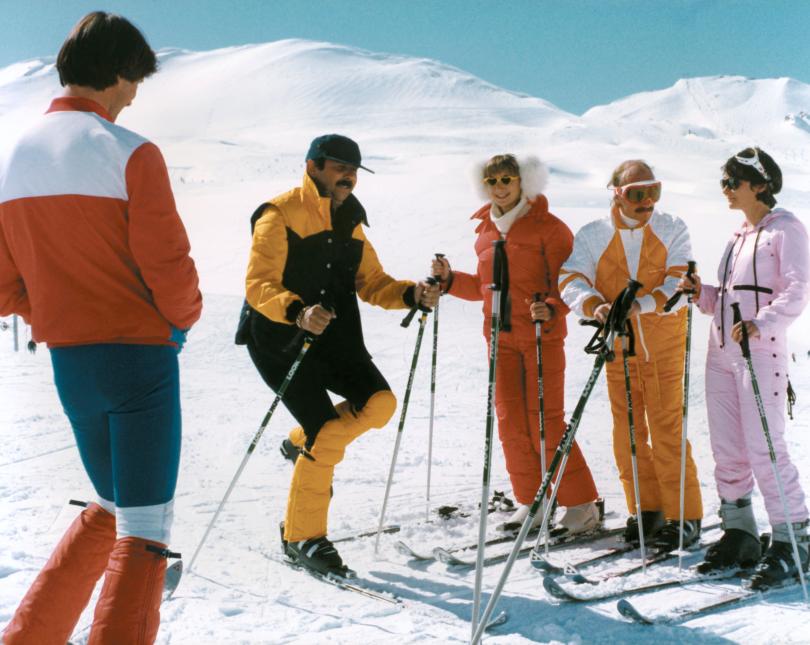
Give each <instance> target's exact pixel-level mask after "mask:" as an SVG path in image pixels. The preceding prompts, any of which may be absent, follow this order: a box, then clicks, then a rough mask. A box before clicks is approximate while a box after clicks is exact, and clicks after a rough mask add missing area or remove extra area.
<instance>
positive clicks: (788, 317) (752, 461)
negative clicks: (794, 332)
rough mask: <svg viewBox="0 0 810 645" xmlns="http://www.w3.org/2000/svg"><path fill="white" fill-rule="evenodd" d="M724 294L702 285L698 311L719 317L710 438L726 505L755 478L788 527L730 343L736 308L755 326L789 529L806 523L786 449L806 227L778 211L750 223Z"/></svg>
mask: <svg viewBox="0 0 810 645" xmlns="http://www.w3.org/2000/svg"><path fill="white" fill-rule="evenodd" d="M717 277H718V280H719V281H720V286H719V287H715V286H710V285H707V284H704V285H702V287H701V291H700V295H699V297H698V299H697V300H696V303H697V305H698V307H699V308H700V310H701V311H703V312H704V313H707V314H713V316H714V318H713V320H712V328H711V334H710V337H709V351H708V355H707V357H706V401H707V406H708V420H709V433H710V437H711V444H712V452H713V453H714V460H715V464H716V466H715V479H716V481H717V490H718V493H719V494H720V497H721V498H723V499H725V500H735V499H738V498H740V497H743V496H745V495H747V494H748V493H750V492H751V491H752V490H753V488H754V478H755V477H756V480H757V483H758V484H759V489H760V491H761V493H762V495H763V497H764V499H765V507H766V509H767V511H768V516H769V518H770V521H771V524H772V525H775V524H779V523H782V522H785V521H787V518H785V513H784V511H783V510H782V504H781V502H780V500H779V493H778V490H777V487H776V479H775V477H774V474H773V470H772V468H771V463H770V456H769V452H768V445H767V442H766V441H765V435H764V433H763V429H762V423H761V421H760V417H759V412H758V411H757V406H756V402H755V400H754V392H753V387H752V385H751V378H750V376H749V373H748V368H747V365H746V362H745V359H744V358H743V355H742V352H741V349H740V345H739V344H738V343H736V342H734V341H733V340H732V339H731V328H732V327H733V325H734V322H733V317H732V315H733V314H732V309H731V303H733V302H738V303H740V311H741V313H742V317H743V320H752V321H753V322H754V323H755V324H756V326H757V328H758V329H759V333H760V337H759V338H751V339H750V345H751V360H752V363H753V366H754V372H755V374H756V378H757V382H758V384H759V391H760V394H761V395H762V403H763V407H764V409H765V414H766V417H767V420H768V429H769V431H770V434H771V439H772V441H773V447H774V452H775V454H776V464H777V469H778V470H779V475H780V477H781V479H782V483H783V485H784V487H785V497H786V499H787V505H788V509H789V513H790V515H791V517H790V521H792V522H799V521H803V520H805V519H807V517H808V513H807V507H806V506H805V500H804V492H803V491H802V488H801V485H800V483H799V474H798V471H797V470H796V467H795V466H794V465H793V463H792V462H791V461H790V457H789V456H788V452H787V446H786V444H785V439H784V432H785V396H786V390H787V381H788V374H787V368H788V351H787V339H786V330H787V327H788V325H790V323H792V322H793V321H794V320H795V319H796V318H797V317H798V316H799V315H800V314H801V312H802V310H803V309H804V307H805V305H806V304H807V300H808V282H810V249H808V239H807V231H806V230H805V228H804V225H803V224H802V223H801V222H800V221H799V219H798V218H797V217H796V216H795V215H793V213H790V212H788V211H786V210H784V209H781V208H778V209H776V210H773V211H771V212H770V213H768V215H766V216H765V217H764V218H763V219H762V221H761V222H760V223H759V224H758V225H757V226H751V224H750V223H748V222H745V223H744V224H743V226H742V227H741V228H740V229H739V230H738V231H737V232H736V233H735V234H734V237H733V238H732V239H731V240H730V241H729V243H728V245H727V246H726V250H725V252H724V253H723V257H722V259H721V261H720V267H719V269H718V272H717Z"/></svg>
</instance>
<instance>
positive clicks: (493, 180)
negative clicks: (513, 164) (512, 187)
mask: <svg viewBox="0 0 810 645" xmlns="http://www.w3.org/2000/svg"><path fill="white" fill-rule="evenodd" d="M516 179H520V177H517V176H516V175H504V176H503V177H484V179H483V180H482V181H483V182H484V183H485V184H487V185H489V186H496V185H497V184H498V182H501V183H502V184H503V185H504V186H508V185H509V184H511V183H512V182H513V181H515V180H516Z"/></svg>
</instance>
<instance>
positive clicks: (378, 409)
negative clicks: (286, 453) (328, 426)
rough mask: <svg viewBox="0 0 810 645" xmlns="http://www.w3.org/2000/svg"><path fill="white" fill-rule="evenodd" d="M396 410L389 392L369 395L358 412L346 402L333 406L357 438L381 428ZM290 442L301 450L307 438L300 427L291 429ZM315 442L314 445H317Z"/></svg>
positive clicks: (393, 398)
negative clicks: (372, 429)
mask: <svg viewBox="0 0 810 645" xmlns="http://www.w3.org/2000/svg"><path fill="white" fill-rule="evenodd" d="M396 409H397V398H396V397H395V396H394V394H393V392H391V391H390V390H382V391H380V392H375V393H374V394H372V395H371V397H370V398H369V400H368V401H367V402H366V404H365V405H364V406H363V407H362V409H360V410H359V411H353V410H352V405H351V404H350V403H349V402H348V401H341V402H340V403H338V404H337V405H336V406H335V410H336V411H337V413H338V417H339V418H340V420H341V421H343V422H344V423H345V424H346V425H347V427H351V428H352V429H353V430H354V431H355V436H359V435H360V434H362V433H363V432H365V431H366V430H369V429H371V428H383V427H385V424H386V423H388V422H389V421H390V420H391V417H392V416H393V415H394V412H395V411H396ZM289 438H290V441H292V442H293V444H294V445H296V446H298V447H299V448H303V447H304V444H305V443H306V440H307V437H306V434H305V433H304V429H303V428H302V427H301V426H298V427H297V428H293V429H292V430H291V431H290V435H289ZM317 441H318V440H316V445H317Z"/></svg>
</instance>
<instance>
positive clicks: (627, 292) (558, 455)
mask: <svg viewBox="0 0 810 645" xmlns="http://www.w3.org/2000/svg"><path fill="white" fill-rule="evenodd" d="M641 286H642V285H641V283H640V282H636V281H635V280H630V281H629V282H628V285H627V288H626V289H624V290H623V291H622V292H621V294H620V295H619V297H618V298H617V299H616V300H615V301H614V303H613V306H612V307H611V313H610V314H609V315H608V320H607V323H606V324H605V327H604V329H603V330H602V331H603V332H605V337H606V339H607V340H606V342H603V343H601V344H600V345H599V348H598V349H596V350H595V351H596V352H598V353H597V356H596V359H595V360H594V364H593V370H591V375H590V376H589V377H588V381H587V382H586V383H585V389H584V390H583V392H582V395H581V396H580V397H579V401H578V402H577V406H576V408H574V412H573V414H572V415H571V420H570V421H569V422H568V425H567V426H566V428H565V432H564V433H563V436H562V439H560V443H559V445H558V446H557V450H556V451H555V452H554V456H553V457H552V458H551V463H550V464H549V466H548V470H547V471H546V474H545V475H544V477H543V482H542V483H541V484H540V489H539V490H538V491H537V495H535V497H534V501H533V502H532V505H531V507H530V508H529V514H528V515H527V516H526V519H525V520H523V526H521V527H520V532H519V533H518V536H517V538H516V539H515V543H514V545H513V546H512V552H511V553H510V554H509V559H508V560H507V561H506V566H505V567H504V569H503V572H502V573H501V577H500V579H499V580H498V584H497V585H496V586H495V589H494V590H493V592H492V595H491V596H490V597H489V602H488V603H487V606H486V608H485V609H484V613H483V614H482V616H481V620H480V621H479V622H478V626H477V628H476V629H475V631H474V633H473V638H472V641H471V645H476V644H477V643H479V642H481V637H482V636H483V634H484V629H486V625H487V622H488V621H489V619H490V616H492V612H493V611H494V610H495V606H496V605H497V604H498V600H499V598H500V596H501V593H502V592H503V588H504V586H505V585H506V579H507V578H508V577H509V574H510V573H511V571H512V567H513V566H514V564H515V561H516V560H517V556H518V553H519V552H520V549H521V548H522V546H523V542H524V540H525V539H526V535H528V533H529V528H530V527H531V525H532V523H533V522H534V518H535V516H536V515H537V511H538V509H539V508H540V504H541V503H542V501H543V498H544V497H545V496H546V492H547V491H548V487H549V485H550V483H551V478H552V476H553V474H554V471H555V470H557V466H558V465H559V464H560V461H561V460H562V458H563V455H564V454H565V453H568V452H570V451H571V446H573V444H574V438H575V436H576V433H577V429H578V428H579V423H580V421H581V419H582V414H583V412H584V411H585V404H586V403H587V402H588V399H589V398H590V396H591V392H592V391H593V388H594V386H595V385H596V380H597V379H598V378H599V373H600V372H601V371H602V367H603V366H604V364H605V361H607V360H612V356H613V352H612V349H611V348H612V344H613V338H614V333H613V330H614V329H615V328H618V326H619V323H623V322H624V319H625V317H626V315H627V312H628V311H629V310H630V306H631V305H632V304H633V301H634V300H635V297H636V292H637V291H638V290H639V289H640V288H641ZM614 310H615V311H614ZM598 333H599V332H597V334H598ZM595 338H596V336H594V339H595ZM591 342H592V343H593V340H592V341H591ZM590 345H591V344H590V343H589V346H590ZM558 479H559V477H558ZM551 507H552V505H551V504H548V505H547V506H546V509H545V512H544V513H543V523H544V524H545V523H546V522H548V519H549V515H550V514H551V513H550V511H551Z"/></svg>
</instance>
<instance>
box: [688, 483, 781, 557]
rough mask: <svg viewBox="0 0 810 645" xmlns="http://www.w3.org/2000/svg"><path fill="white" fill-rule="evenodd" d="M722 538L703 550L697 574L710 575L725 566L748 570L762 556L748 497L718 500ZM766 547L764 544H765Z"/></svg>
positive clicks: (749, 495)
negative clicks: (703, 557)
mask: <svg viewBox="0 0 810 645" xmlns="http://www.w3.org/2000/svg"><path fill="white" fill-rule="evenodd" d="M719 515H720V519H721V520H722V526H723V531H724V532H723V536H722V537H721V538H720V541H719V542H716V543H715V544H713V545H712V546H710V547H709V550H708V551H706V557H705V559H704V560H703V562H701V563H700V564H699V565H698V567H697V570H698V573H710V572H712V571H717V570H719V569H727V568H729V567H735V566H737V567H751V566H753V565H754V564H756V562H757V560H759V559H760V557H761V556H762V551H763V547H762V543H761V541H760V538H759V531H758V529H757V522H756V520H755V519H754V511H753V509H752V508H751V494H750V493H749V494H748V495H745V496H744V497H740V498H739V499H735V500H726V499H721V500H720V511H719ZM766 546H767V544H766Z"/></svg>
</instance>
